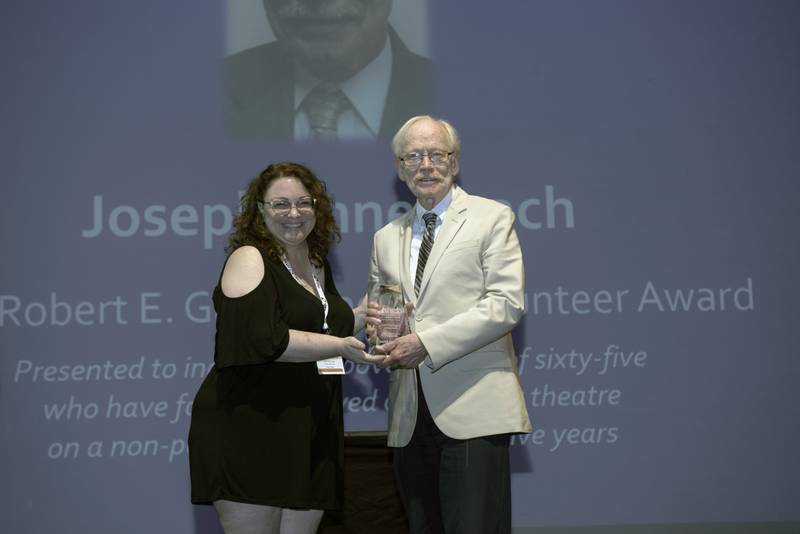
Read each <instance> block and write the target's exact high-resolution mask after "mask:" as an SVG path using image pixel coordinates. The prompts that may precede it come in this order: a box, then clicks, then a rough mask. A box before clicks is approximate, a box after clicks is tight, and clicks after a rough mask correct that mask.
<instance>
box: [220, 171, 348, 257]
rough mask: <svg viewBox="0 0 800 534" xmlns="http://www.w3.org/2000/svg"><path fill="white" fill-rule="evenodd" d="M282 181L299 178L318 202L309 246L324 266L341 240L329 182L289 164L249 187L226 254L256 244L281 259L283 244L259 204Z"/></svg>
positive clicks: (268, 253)
mask: <svg viewBox="0 0 800 534" xmlns="http://www.w3.org/2000/svg"><path fill="white" fill-rule="evenodd" d="M278 178H297V179H298V180H300V182H301V183H302V184H303V186H304V187H305V188H306V189H307V190H308V192H309V194H310V195H311V196H312V197H314V199H315V201H316V204H315V205H314V215H315V216H316V224H314V229H313V230H311V233H310V234H309V235H308V237H307V238H306V243H307V244H308V256H309V259H311V262H312V263H313V264H314V265H316V266H317V267H322V263H323V260H324V259H325V257H326V256H327V255H328V250H329V249H330V246H331V243H332V242H333V241H334V240H337V241H338V240H339V239H340V238H341V234H340V233H339V226H338V225H337V224H336V220H335V219H334V218H333V200H332V199H331V197H330V195H328V190H327V188H326V187H325V182H323V181H322V180H320V179H319V178H317V177H316V176H315V175H314V173H313V172H312V171H311V169H309V168H308V167H306V166H305V165H301V164H299V163H292V162H288V161H287V162H283V163H273V164H272V165H270V166H269V167H267V168H266V169H264V170H263V171H261V173H259V175H258V176H256V177H255V178H253V179H252V180H251V181H250V183H249V184H248V185H247V190H246V191H245V192H244V195H243V196H242V199H241V211H240V212H239V214H238V215H237V216H236V217H235V218H234V219H233V232H232V233H231V237H230V240H229V241H228V247H227V248H226V249H225V251H226V252H228V253H230V252H233V251H234V250H236V249H237V248H239V247H241V246H244V245H252V246H254V247H256V248H260V249H262V250H264V251H266V253H267V255H269V257H271V258H273V259H276V260H277V259H280V257H281V255H282V254H283V253H284V249H283V245H281V244H280V242H279V241H278V240H277V239H275V236H273V235H272V234H271V233H270V232H269V230H267V225H266V224H264V219H263V218H262V216H261V212H260V211H259V209H258V202H263V201H264V194H265V193H266V191H267V189H268V188H269V185H270V184H271V183H272V181H273V180H276V179H278Z"/></svg>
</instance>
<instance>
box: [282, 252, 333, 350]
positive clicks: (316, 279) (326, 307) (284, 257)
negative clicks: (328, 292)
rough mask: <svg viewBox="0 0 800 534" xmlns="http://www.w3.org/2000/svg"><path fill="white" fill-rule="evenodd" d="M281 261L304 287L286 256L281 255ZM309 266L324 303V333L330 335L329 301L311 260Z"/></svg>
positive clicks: (318, 293)
mask: <svg viewBox="0 0 800 534" xmlns="http://www.w3.org/2000/svg"><path fill="white" fill-rule="evenodd" d="M281 261H282V262H283V266H284V267H286V270H287V271H289V274H291V275H292V278H294V279H295V281H296V282H297V283H298V284H300V285H303V281H302V280H301V279H300V277H299V276H297V275H296V274H295V273H294V270H293V269H292V264H290V263H289V260H287V259H286V255H281ZM308 264H309V265H310V266H311V278H313V279H314V285H315V286H316V288H317V295H318V296H319V300H320V301H322V310H323V315H322V333H323V334H328V333H329V332H330V330H329V329H328V299H327V298H325V292H324V291H322V286H321V285H320V283H319V278H317V271H316V269H314V265H313V264H312V263H311V260H309V262H308Z"/></svg>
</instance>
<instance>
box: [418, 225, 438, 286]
mask: <svg viewBox="0 0 800 534" xmlns="http://www.w3.org/2000/svg"><path fill="white" fill-rule="evenodd" d="M422 219H423V220H424V221H425V235H424V236H423V237H422V244H421V245H420V247H419V258H418V259H417V275H416V277H415V278H414V294H415V295H419V286H420V284H421V283H422V274H423V273H424V272H425V263H427V261H428V254H430V253H431V247H432V246H433V231H434V230H435V229H436V219H437V217H436V214H435V213H433V212H430V211H429V212H428V213H425V214H424V215H423V216H422Z"/></svg>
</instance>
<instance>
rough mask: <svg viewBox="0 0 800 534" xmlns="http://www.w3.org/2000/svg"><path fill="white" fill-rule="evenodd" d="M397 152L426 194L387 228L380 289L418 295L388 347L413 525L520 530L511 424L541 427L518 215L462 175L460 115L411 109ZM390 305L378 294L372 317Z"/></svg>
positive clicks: (393, 425) (403, 485)
mask: <svg viewBox="0 0 800 534" xmlns="http://www.w3.org/2000/svg"><path fill="white" fill-rule="evenodd" d="M392 150H393V151H394V154H395V157H396V167H397V175H398V177H399V178H400V180H402V181H403V182H405V184H406V185H407V186H408V188H409V189H410V190H411V192H412V193H413V194H414V196H415V197H416V198H417V203H416V205H415V206H414V208H413V209H411V210H410V211H409V212H408V213H407V214H405V215H403V216H401V217H399V218H398V219H395V220H394V221H392V222H390V223H389V224H387V225H386V226H384V227H383V228H382V229H380V230H379V231H378V232H377V233H376V234H375V238H374V243H373V249H372V258H371V264H370V272H369V291H370V295H372V294H375V288H376V287H380V286H397V287H400V290H401V291H402V294H403V297H404V300H405V302H406V303H410V304H413V310H412V312H411V315H410V318H409V323H410V327H411V333H410V334H407V335H403V336H401V337H398V338H396V339H395V340H394V341H389V342H387V343H384V344H383V345H378V347H377V350H378V351H379V352H385V353H386V354H388V356H387V357H386V359H385V360H384V362H383V364H382V365H383V366H388V367H391V369H392V371H391V378H390V379H389V446H391V447H396V448H395V455H394V463H395V478H396V481H397V484H398V488H399V490H400V496H401V498H402V500H403V504H404V505H405V508H406V514H407V516H408V519H409V524H410V530H411V532H413V533H423V532H425V533H436V532H446V533H448V534H456V533H458V534H465V533H475V534H489V533H501V532H502V533H508V532H510V531H511V482H510V463H509V451H508V448H509V441H510V434H512V433H518V432H530V431H531V424H530V420H529V418H528V412H527V409H526V407H525V399H524V397H523V393H522V388H521V386H520V381H519V374H518V371H517V365H516V356H515V354H514V347H513V344H512V341H511V330H512V329H513V328H514V326H515V325H516V324H517V323H518V322H519V321H520V319H521V318H522V313H523V293H524V285H525V284H524V280H525V278H524V271H523V265H522V252H521V250H520V246H519V241H518V240H517V234H516V232H515V231H514V214H513V212H512V211H511V209H510V208H508V207H507V206H505V205H503V204H500V203H499V202H495V201H493V200H489V199H485V198H481V197H478V196H473V195H469V194H467V193H466V192H465V191H464V190H463V189H461V188H460V187H459V186H457V185H455V183H454V179H455V177H456V175H457V174H458V172H459V155H460V141H459V137H458V134H457V133H456V131H455V129H453V127H452V126H451V125H450V124H449V123H448V122H446V121H443V120H439V119H434V118H432V117H428V116H421V117H414V118H412V119H409V121H408V122H406V123H405V124H404V125H403V126H402V127H401V128H400V130H399V131H398V133H397V135H396V136H395V137H394V140H393V142H392ZM490 157H493V156H491V155H490ZM408 307H410V306H408ZM379 310H380V306H377V305H375V304H372V303H371V304H370V306H369V308H368V319H369V322H370V324H372V325H375V324H377V322H376V321H378V320H379V319H380V311H379Z"/></svg>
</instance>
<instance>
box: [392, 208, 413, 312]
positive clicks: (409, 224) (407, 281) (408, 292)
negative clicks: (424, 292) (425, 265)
mask: <svg viewBox="0 0 800 534" xmlns="http://www.w3.org/2000/svg"><path fill="white" fill-rule="evenodd" d="M413 224H414V208H413V207H412V208H411V209H410V210H409V211H408V213H407V214H406V216H405V219H404V220H403V224H402V225H401V226H400V257H399V258H398V261H399V265H398V266H397V271H398V272H399V273H400V286H401V287H402V289H403V299H404V301H405V302H413V303H416V302H417V296H416V295H415V294H414V281H413V279H412V278H411V273H409V272H408V265H409V263H410V262H411V260H410V259H409V258H410V257H411V236H412V234H413V233H414V232H413Z"/></svg>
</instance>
